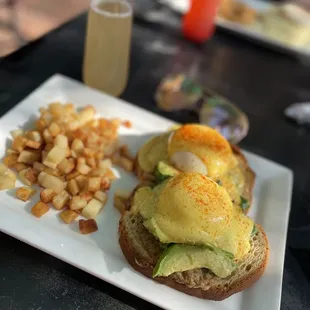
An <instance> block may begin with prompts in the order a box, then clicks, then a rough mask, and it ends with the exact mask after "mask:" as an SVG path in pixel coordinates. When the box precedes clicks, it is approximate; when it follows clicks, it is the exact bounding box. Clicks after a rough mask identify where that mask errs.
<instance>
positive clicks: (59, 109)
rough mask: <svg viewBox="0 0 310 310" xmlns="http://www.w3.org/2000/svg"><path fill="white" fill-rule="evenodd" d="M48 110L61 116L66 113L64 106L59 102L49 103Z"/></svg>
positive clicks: (54, 114)
mask: <svg viewBox="0 0 310 310" xmlns="http://www.w3.org/2000/svg"><path fill="white" fill-rule="evenodd" d="M48 110H49V112H50V113H51V114H52V115H53V116H63V115H64V114H65V113H66V109H65V107H64V106H63V105H62V104H61V103H59V102H54V103H50V104H49V105H48Z"/></svg>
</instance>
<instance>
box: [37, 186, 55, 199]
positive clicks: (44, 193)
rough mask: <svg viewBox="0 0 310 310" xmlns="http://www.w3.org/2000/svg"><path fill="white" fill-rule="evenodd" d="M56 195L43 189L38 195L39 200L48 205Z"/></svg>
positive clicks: (50, 190) (52, 191) (48, 189)
mask: <svg viewBox="0 0 310 310" xmlns="http://www.w3.org/2000/svg"><path fill="white" fill-rule="evenodd" d="M56 195H57V193H56V192H55V191H54V190H52V189H50V188H45V189H43V190H42V191H41V193H40V198H41V200H42V201H43V202H44V203H49V202H52V200H53V198H54V197H55V196H56Z"/></svg>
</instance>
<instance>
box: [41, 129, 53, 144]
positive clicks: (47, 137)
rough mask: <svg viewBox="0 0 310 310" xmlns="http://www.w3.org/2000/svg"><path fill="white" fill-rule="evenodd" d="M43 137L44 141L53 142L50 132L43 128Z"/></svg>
mask: <svg viewBox="0 0 310 310" xmlns="http://www.w3.org/2000/svg"><path fill="white" fill-rule="evenodd" d="M43 139H44V141H45V143H53V142H54V138H53V136H52V135H51V133H50V132H49V131H48V129H44V131H43Z"/></svg>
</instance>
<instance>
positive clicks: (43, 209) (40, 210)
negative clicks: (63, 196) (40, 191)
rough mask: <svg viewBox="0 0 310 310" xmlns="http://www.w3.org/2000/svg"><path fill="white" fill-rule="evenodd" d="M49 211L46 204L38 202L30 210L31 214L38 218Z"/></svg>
mask: <svg viewBox="0 0 310 310" xmlns="http://www.w3.org/2000/svg"><path fill="white" fill-rule="evenodd" d="M49 209H50V207H49V205H47V204H46V203H44V202H42V201H39V202H37V203H36V204H35V205H34V206H33V207H32V209H31V213H32V214H33V215H34V216H35V217H38V218H40V217H41V216H42V215H44V214H45V213H47V212H48V210H49Z"/></svg>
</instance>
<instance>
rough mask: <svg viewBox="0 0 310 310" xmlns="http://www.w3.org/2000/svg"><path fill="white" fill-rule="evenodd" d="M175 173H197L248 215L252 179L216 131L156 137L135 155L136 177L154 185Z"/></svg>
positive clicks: (191, 129)
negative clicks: (216, 186) (225, 192)
mask: <svg viewBox="0 0 310 310" xmlns="http://www.w3.org/2000/svg"><path fill="white" fill-rule="evenodd" d="M179 172H197V173H201V174H203V175H206V176H208V177H210V178H211V179H212V180H214V181H215V182H217V183H218V184H219V185H221V186H223V187H224V188H225V189H226V190H227V192H228V194H229V196H230V198H231V200H232V202H233V204H234V205H237V206H241V207H242V208H243V209H244V211H245V212H247V211H248V209H249V206H250V203H251V200H252V188H253V186H254V179H255V175H254V172H253V171H252V170H251V169H250V167H249V166H248V163H247V161H246V159H245V157H244V156H243V155H242V153H241V152H240V150H239V149H238V148H237V147H236V146H232V145H230V144H229V142H228V141H227V140H226V139H225V138H224V137H223V136H222V135H221V134H219V133H218V132H217V131H216V130H214V129H212V128H210V127H207V126H203V125H197V124H188V125H184V126H181V127H179V128H177V129H176V130H173V131H171V132H169V133H165V134H162V135H160V136H156V137H155V138H153V139H151V140H150V141H148V142H147V143H146V144H145V145H144V146H143V147H142V148H141V149H140V151H139V153H138V155H137V159H136V173H137V175H138V177H139V178H140V179H143V178H145V177H148V178H152V176H155V177H156V178H157V181H160V180H163V179H165V177H169V176H172V175H175V174H177V173H179Z"/></svg>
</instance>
